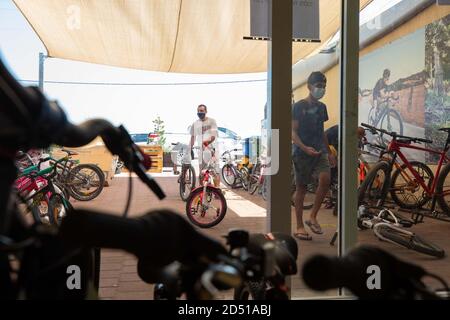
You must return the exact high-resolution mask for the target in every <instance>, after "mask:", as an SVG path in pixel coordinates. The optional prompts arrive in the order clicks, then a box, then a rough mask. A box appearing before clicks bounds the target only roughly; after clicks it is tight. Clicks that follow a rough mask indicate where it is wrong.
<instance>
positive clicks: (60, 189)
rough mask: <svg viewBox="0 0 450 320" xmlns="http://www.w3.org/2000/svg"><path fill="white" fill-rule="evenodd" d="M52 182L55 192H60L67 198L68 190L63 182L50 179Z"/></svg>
mask: <svg viewBox="0 0 450 320" xmlns="http://www.w3.org/2000/svg"><path fill="white" fill-rule="evenodd" d="M52 183H53V185H54V186H55V191H56V192H57V193H61V194H62V195H63V197H64V198H66V199H67V200H69V199H70V190H69V188H68V187H67V186H66V185H65V184H63V183H61V182H59V181H54V180H52Z"/></svg>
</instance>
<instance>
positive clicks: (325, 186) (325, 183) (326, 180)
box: [310, 172, 330, 224]
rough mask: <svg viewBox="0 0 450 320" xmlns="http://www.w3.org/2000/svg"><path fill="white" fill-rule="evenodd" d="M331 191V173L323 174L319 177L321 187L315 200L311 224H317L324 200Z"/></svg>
mask: <svg viewBox="0 0 450 320" xmlns="http://www.w3.org/2000/svg"><path fill="white" fill-rule="evenodd" d="M329 189H330V173H329V172H321V173H320V175H319V187H318V188H317V190H316V197H315V199H314V206H313V208H312V210H311V218H310V219H311V222H312V223H314V224H317V223H318V222H317V213H318V212H319V209H320V207H321V205H322V202H323V199H324V198H325V195H326V194H327V192H328V190H329Z"/></svg>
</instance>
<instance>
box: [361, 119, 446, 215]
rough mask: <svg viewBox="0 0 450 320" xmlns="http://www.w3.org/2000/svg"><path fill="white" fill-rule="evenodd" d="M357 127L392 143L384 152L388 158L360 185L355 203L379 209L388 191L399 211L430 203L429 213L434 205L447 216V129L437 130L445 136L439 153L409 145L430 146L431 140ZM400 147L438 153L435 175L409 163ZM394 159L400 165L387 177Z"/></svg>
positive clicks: (420, 166) (411, 162)
mask: <svg viewBox="0 0 450 320" xmlns="http://www.w3.org/2000/svg"><path fill="white" fill-rule="evenodd" d="M361 125H362V126H363V127H366V128H368V129H370V131H371V132H372V133H373V134H376V133H377V132H380V133H382V134H385V135H389V136H391V137H392V140H391V141H390V142H389V144H388V145H387V147H386V150H385V153H386V154H389V155H390V157H389V160H385V161H381V162H379V163H377V164H376V165H375V166H374V167H373V168H372V169H371V170H370V172H369V173H368V175H367V177H366V179H365V180H364V182H363V183H362V184H361V186H360V189H359V203H360V204H362V203H368V204H371V205H373V204H374V202H373V201H375V204H376V205H377V206H382V205H383V204H384V201H385V199H386V196H387V194H388V192H390V194H391V196H392V198H393V200H394V201H395V202H396V203H398V204H399V205H400V206H401V207H403V208H409V209H416V208H421V207H422V206H424V205H425V204H426V203H428V201H430V200H432V203H431V209H430V210H431V211H432V212H434V211H435V208H436V203H438V204H439V206H440V207H441V209H442V210H443V211H444V213H445V214H446V215H450V203H449V202H450V197H449V196H450V176H449V173H450V163H449V158H448V156H447V152H448V150H449V144H450V128H441V129H439V130H440V131H443V132H446V133H447V140H446V143H445V145H444V147H443V149H442V150H435V149H430V148H426V147H421V146H418V145H412V143H429V144H431V143H433V142H432V141H431V140H427V139H422V138H414V137H407V136H402V135H398V134H397V133H396V132H389V131H387V130H384V129H379V128H375V127H373V126H370V125H368V124H364V123H363V124H361ZM403 148H407V149H414V150H419V151H424V152H429V153H433V154H438V155H439V162H438V165H437V168H436V171H435V173H434V174H433V171H432V170H431V169H430V168H429V167H428V166H427V165H425V164H424V163H422V162H419V161H409V160H408V159H407V158H406V157H405V155H404V154H403V153H402V149H403ZM397 156H398V157H399V158H400V159H401V161H402V162H403V164H402V166H401V167H400V168H397V169H396V171H395V172H394V173H393V174H392V175H391V173H392V169H393V167H394V163H395V161H396V160H397ZM444 163H446V164H445V165H444ZM435 177H437V178H436V179H435ZM380 181H382V183H380ZM380 185H381V187H380ZM367 200H369V201H367ZM370 201H372V202H370Z"/></svg>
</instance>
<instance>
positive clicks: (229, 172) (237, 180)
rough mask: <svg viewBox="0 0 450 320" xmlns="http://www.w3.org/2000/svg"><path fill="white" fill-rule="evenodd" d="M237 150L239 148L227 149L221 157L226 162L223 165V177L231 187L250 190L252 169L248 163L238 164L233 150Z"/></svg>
mask: <svg viewBox="0 0 450 320" xmlns="http://www.w3.org/2000/svg"><path fill="white" fill-rule="evenodd" d="M233 151H234V152H236V151H238V149H233V150H227V151H225V152H224V153H223V154H222V156H221V159H222V160H223V161H224V162H225V165H224V166H223V167H222V178H223V181H224V182H225V184H227V185H228V186H229V187H230V188H233V189H235V188H240V187H242V188H243V189H244V190H246V191H247V190H248V188H249V183H250V170H249V168H248V166H246V165H240V166H237V165H236V164H235V162H234V160H233V159H232V156H231V152H233Z"/></svg>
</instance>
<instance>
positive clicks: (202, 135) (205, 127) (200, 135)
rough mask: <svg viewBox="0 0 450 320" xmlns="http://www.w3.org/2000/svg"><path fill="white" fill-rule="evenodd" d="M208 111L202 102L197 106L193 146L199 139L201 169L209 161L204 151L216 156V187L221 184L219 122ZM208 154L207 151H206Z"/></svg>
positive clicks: (192, 133)
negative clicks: (218, 140) (208, 114)
mask: <svg viewBox="0 0 450 320" xmlns="http://www.w3.org/2000/svg"><path fill="white" fill-rule="evenodd" d="M207 112H208V108H207V107H206V106H205V105H204V104H201V105H199V106H198V107H197V116H198V118H199V119H198V120H196V121H195V122H194V123H193V124H192V126H191V144H190V146H191V148H192V147H193V146H194V143H195V140H197V144H198V145H199V147H200V152H199V166H200V170H202V169H203V168H204V167H205V166H206V164H207V162H208V160H209V159H208V157H206V156H205V157H204V156H203V154H204V151H206V150H210V151H211V152H212V155H213V156H215V158H216V160H215V169H216V175H215V177H214V185H215V186H216V187H219V186H220V174H219V172H220V168H219V161H218V160H217V157H218V156H219V150H218V144H217V137H218V132H217V123H216V120H214V119H213V118H209V117H207V116H206V113H207ZM205 155H206V152H205Z"/></svg>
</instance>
